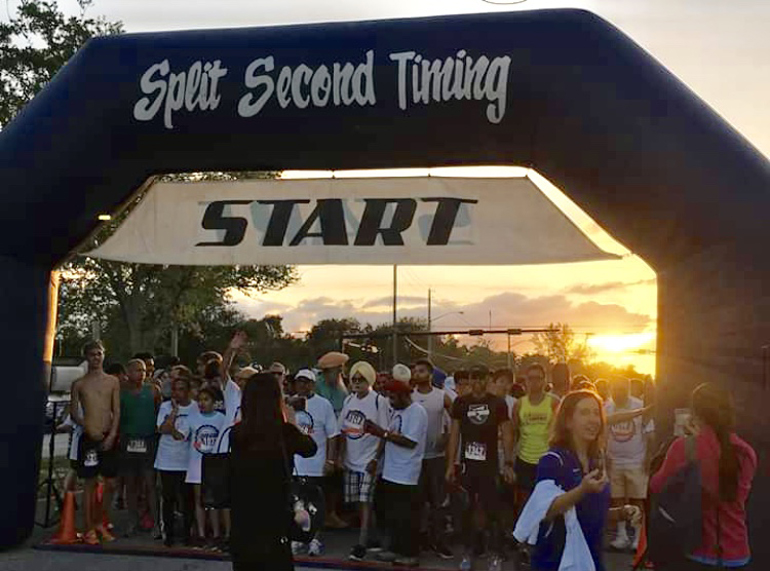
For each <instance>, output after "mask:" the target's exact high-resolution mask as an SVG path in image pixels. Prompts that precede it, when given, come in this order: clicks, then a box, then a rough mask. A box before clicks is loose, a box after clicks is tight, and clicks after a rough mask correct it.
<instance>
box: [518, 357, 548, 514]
mask: <svg viewBox="0 0 770 571" xmlns="http://www.w3.org/2000/svg"><path fill="white" fill-rule="evenodd" d="M525 378H526V383H527V394H526V395H525V396H524V397H522V398H520V399H519V400H517V401H516V404H515V406H514V408H513V428H514V434H515V436H516V438H517V445H518V455H517V457H516V469H515V471H516V496H517V502H516V504H517V505H519V506H523V505H524V504H526V503H527V499H528V498H529V495H530V494H531V493H532V489H533V488H534V487H535V482H536V481H537V463H538V462H540V458H542V456H543V454H545V453H546V452H547V451H548V435H549V434H548V433H549V430H550V428H551V422H552V420H553V418H554V416H555V412H556V409H557V408H558V407H559V401H557V400H556V399H555V398H552V397H550V396H549V395H548V394H547V393H546V392H545V369H544V368H543V366H542V365H539V364H537V363H535V364H533V365H530V366H529V367H527V370H526V376H525Z"/></svg>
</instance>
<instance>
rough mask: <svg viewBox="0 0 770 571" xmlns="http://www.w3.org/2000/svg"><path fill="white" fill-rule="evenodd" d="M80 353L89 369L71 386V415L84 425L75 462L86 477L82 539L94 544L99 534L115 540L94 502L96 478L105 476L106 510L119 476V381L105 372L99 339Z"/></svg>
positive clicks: (103, 502) (104, 537)
mask: <svg viewBox="0 0 770 571" xmlns="http://www.w3.org/2000/svg"><path fill="white" fill-rule="evenodd" d="M83 356H84V357H85V358H86V361H87V362H88V372H87V373H86V374H85V375H84V376H83V377H81V378H80V379H78V380H77V381H76V383H75V384H74V385H73V386H74V389H73V391H72V406H71V414H72V418H73V420H74V421H75V423H76V424H78V425H80V426H82V427H83V436H82V438H81V439H80V445H79V447H78V464H77V466H78V467H77V472H78V477H80V478H81V479H83V480H85V492H86V494H85V495H86V498H85V507H86V509H85V521H86V529H87V530H88V531H87V532H86V534H85V535H84V536H83V541H84V542H85V543H87V544H89V545H97V544H99V536H101V538H102V540H103V541H113V540H114V539H115V538H114V537H113V536H112V534H111V533H110V532H109V531H107V529H105V528H104V526H103V525H102V522H103V517H102V513H101V510H97V509H96V505H95V498H96V495H95V492H96V482H97V477H98V476H100V475H101V476H102V477H103V478H104V497H103V501H102V509H103V510H106V511H107V512H109V508H110V506H111V505H112V504H111V500H112V492H113V490H114V484H115V477H116V476H117V475H118V448H117V446H116V440H117V437H118V426H119V425H120V383H119V382H118V380H117V379H116V378H115V377H113V376H110V375H108V374H107V373H105V372H104V369H103V364H104V346H103V345H102V344H101V342H100V341H91V342H89V343H87V344H86V345H85V347H83ZM81 407H82V408H81ZM81 412H82V414H81ZM97 511H99V513H97ZM107 515H109V513H108V514H107ZM97 533H98V534H99V535H97Z"/></svg>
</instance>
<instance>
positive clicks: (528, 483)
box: [513, 458, 537, 492]
mask: <svg viewBox="0 0 770 571" xmlns="http://www.w3.org/2000/svg"><path fill="white" fill-rule="evenodd" d="M513 471H514V472H515V473H516V486H517V487H518V488H519V490H521V491H524V492H531V491H532V490H534V489H535V484H536V483H537V464H530V463H529V462H525V461H524V460H522V459H521V458H516V463H515V464H514V466H513Z"/></svg>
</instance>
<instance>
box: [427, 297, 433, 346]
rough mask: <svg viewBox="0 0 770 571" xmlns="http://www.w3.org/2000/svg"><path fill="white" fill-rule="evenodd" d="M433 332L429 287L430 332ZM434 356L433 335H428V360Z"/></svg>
mask: <svg viewBox="0 0 770 571" xmlns="http://www.w3.org/2000/svg"><path fill="white" fill-rule="evenodd" d="M432 332H433V326H432V325H431V318H430V288H428V333H432ZM432 357H433V335H428V360H429V361H430V360H431V358H432Z"/></svg>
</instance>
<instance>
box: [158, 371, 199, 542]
mask: <svg viewBox="0 0 770 571" xmlns="http://www.w3.org/2000/svg"><path fill="white" fill-rule="evenodd" d="M185 368H186V367H185ZM171 389H172V390H171V400H169V401H166V402H164V403H163V404H162V405H160V410H159V411H158V418H157V419H156V425H157V427H158V432H159V433H160V440H159V441H158V453H157V455H156V456H155V469H156V470H157V471H158V474H159V475H160V488H161V513H162V514H163V517H162V519H161V523H162V526H163V527H162V531H163V544H164V545H166V546H168V547H170V546H171V545H173V543H174V512H175V511H177V510H178V509H181V512H182V519H183V521H184V528H183V531H182V539H183V541H184V542H185V544H189V543H190V542H189V533H190V527H191V525H192V521H193V491H192V488H191V487H190V486H189V485H187V484H186V483H185V478H186V476H187V467H188V464H189V458H190V444H189V442H188V439H189V436H190V421H191V420H192V418H193V417H194V416H196V414H197V411H198V405H197V403H195V402H193V401H192V400H190V379H189V378H187V377H186V376H180V377H178V378H177V379H176V380H175V381H174V384H173V386H172V387H171ZM180 499H181V502H180V501H179V500H180ZM180 503H181V505H180Z"/></svg>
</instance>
